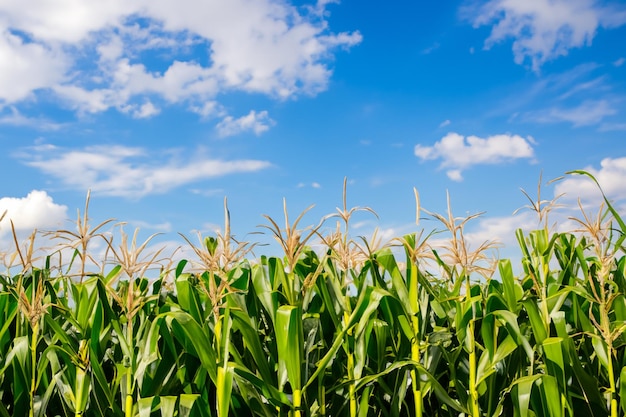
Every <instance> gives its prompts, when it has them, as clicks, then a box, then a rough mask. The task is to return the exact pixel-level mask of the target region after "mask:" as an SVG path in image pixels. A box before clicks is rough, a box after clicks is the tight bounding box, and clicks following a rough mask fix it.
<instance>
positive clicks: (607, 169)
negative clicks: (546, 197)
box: [554, 157, 626, 206]
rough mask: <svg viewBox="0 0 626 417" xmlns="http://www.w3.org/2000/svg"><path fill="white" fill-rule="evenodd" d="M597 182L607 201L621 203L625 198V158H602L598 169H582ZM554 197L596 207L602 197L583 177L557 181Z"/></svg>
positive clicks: (589, 167) (594, 185)
mask: <svg viewBox="0 0 626 417" xmlns="http://www.w3.org/2000/svg"><path fill="white" fill-rule="evenodd" d="M583 170H584V171H587V172H589V173H590V174H591V175H593V176H594V177H595V178H596V179H597V180H598V183H599V184H600V186H601V187H602V190H603V191H604V194H605V195H606V196H607V198H608V199H609V200H612V201H616V202H620V201H621V202H623V201H624V199H625V196H626V157H621V158H604V159H603V160H602V161H601V162H600V168H596V167H593V166H587V167H585V168H583ZM554 194H555V195H561V194H564V195H563V198H564V199H566V200H570V201H572V200H576V199H579V198H580V199H581V201H582V202H583V203H586V204H591V205H594V206H597V205H599V204H600V202H601V201H602V196H601V194H600V190H599V189H598V187H597V185H596V184H595V183H594V182H593V181H592V180H591V179H590V178H588V177H586V176H583V175H569V176H567V177H565V178H564V179H563V180H561V181H559V182H558V183H557V184H556V185H555V188H554Z"/></svg>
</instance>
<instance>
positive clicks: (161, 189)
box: [18, 145, 271, 198]
mask: <svg viewBox="0 0 626 417" xmlns="http://www.w3.org/2000/svg"><path fill="white" fill-rule="evenodd" d="M163 154H166V155H167V154H170V155H172V154H173V155H174V156H169V157H167V158H164V157H163ZM18 157H19V158H20V159H21V160H22V161H23V162H24V163H25V164H26V165H28V166H31V167H34V168H37V169H39V170H40V171H41V172H43V173H44V174H46V175H48V176H49V177H51V178H54V179H56V180H58V181H60V182H61V183H62V184H64V185H66V186H68V187H71V188H74V189H78V190H81V191H84V190H87V189H91V190H92V191H93V192H95V193H101V194H103V195H112V196H122V197H129V198H139V197H142V196H145V195H148V194H162V193H165V192H167V191H169V190H171V189H174V188H177V187H180V186H182V185H186V184H191V183H196V182H200V181H202V180H207V179H211V178H218V177H221V176H224V175H230V174H235V173H242V172H254V171H259V170H262V169H266V168H268V167H270V166H271V164H270V163H269V162H267V161H262V160H254V159H237V160H222V159H213V158H209V157H207V156H205V155H202V152H200V153H199V155H196V156H195V157H194V158H192V159H190V160H181V158H179V157H176V155H175V152H174V151H172V150H166V151H164V152H163V153H156V152H150V151H148V150H146V149H143V148H137V147H127V146H121V145H113V146H90V147H86V148H84V149H80V150H66V149H62V148H59V147H56V146H54V145H39V146H35V147H32V148H29V149H27V150H25V151H24V152H23V153H22V154H20V155H18ZM146 161H148V162H146Z"/></svg>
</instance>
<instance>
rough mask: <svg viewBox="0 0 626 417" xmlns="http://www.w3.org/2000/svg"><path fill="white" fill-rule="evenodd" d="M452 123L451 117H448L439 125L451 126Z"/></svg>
mask: <svg viewBox="0 0 626 417" xmlns="http://www.w3.org/2000/svg"><path fill="white" fill-rule="evenodd" d="M450 123H452V122H450V119H446V120H444V121H443V122H441V123H439V127H446V126H449V125H450Z"/></svg>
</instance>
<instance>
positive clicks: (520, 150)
mask: <svg viewBox="0 0 626 417" xmlns="http://www.w3.org/2000/svg"><path fill="white" fill-rule="evenodd" d="M533 144H534V140H533V139H532V138H531V137H528V138H526V139H525V138H523V137H521V136H518V135H494V136H489V137H488V138H485V139H483V138H479V137H477V136H468V137H464V136H461V135H459V134H458V133H449V134H447V135H446V136H444V137H443V138H442V139H441V140H440V141H439V142H436V143H435V144H434V145H433V146H424V145H421V144H418V145H416V146H415V151H414V152H415V156H417V157H418V158H420V159H421V160H422V161H425V160H434V159H441V160H442V161H441V167H442V168H449V169H448V171H447V175H448V177H449V178H450V179H452V180H453V181H461V180H462V179H463V177H462V170H463V169H465V168H468V167H470V166H472V165H484V164H498V163H502V162H505V161H512V160H515V159H520V158H532V157H533V156H534V151H533V147H532V145H533Z"/></svg>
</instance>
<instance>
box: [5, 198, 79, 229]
mask: <svg viewBox="0 0 626 417" xmlns="http://www.w3.org/2000/svg"><path fill="white" fill-rule="evenodd" d="M5 211H6V215H5V217H4V219H3V220H2V221H1V222H0V237H3V236H6V235H7V234H10V233H11V223H10V222H11V221H13V224H14V226H15V229H16V231H18V232H25V233H31V232H32V231H33V230H34V229H44V228H55V227H59V226H61V225H62V224H63V222H64V221H65V220H66V219H67V206H63V205H59V204H56V203H55V202H54V201H53V200H52V197H50V196H49V195H48V194H47V193H46V192H45V191H39V190H33V191H31V192H30V193H28V195H27V196H26V197H3V198H0V216H2V213H4V212H5Z"/></svg>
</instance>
